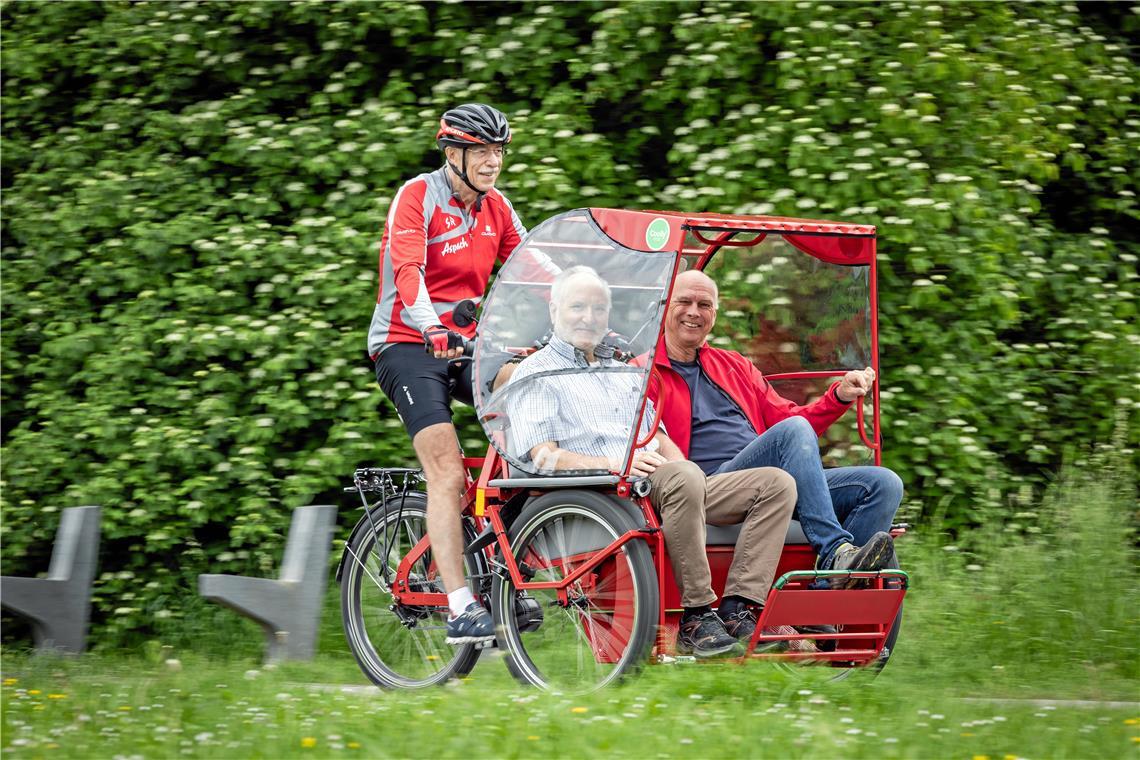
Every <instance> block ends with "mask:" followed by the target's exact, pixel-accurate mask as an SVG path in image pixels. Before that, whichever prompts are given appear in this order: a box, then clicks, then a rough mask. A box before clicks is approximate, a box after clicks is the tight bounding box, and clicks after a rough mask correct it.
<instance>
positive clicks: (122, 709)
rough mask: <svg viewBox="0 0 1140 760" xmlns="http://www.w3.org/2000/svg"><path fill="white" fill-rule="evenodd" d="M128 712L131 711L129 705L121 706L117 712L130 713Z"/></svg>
mask: <svg viewBox="0 0 1140 760" xmlns="http://www.w3.org/2000/svg"><path fill="white" fill-rule="evenodd" d="M130 711H131V706H130V705H123V706H122V707H120V708H119V712H130Z"/></svg>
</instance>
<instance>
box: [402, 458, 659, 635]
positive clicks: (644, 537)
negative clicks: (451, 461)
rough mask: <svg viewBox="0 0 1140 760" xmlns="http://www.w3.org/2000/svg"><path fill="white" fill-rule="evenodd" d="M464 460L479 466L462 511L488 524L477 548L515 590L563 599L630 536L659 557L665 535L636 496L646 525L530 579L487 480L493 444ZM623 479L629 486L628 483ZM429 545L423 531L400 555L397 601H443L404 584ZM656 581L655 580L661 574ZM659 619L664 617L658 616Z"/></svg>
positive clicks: (481, 525)
mask: <svg viewBox="0 0 1140 760" xmlns="http://www.w3.org/2000/svg"><path fill="white" fill-rule="evenodd" d="M463 464H464V466H465V467H467V468H477V469H479V470H480V477H479V478H478V480H475V479H473V478H471V476H470V471H468V482H469V487H468V489H467V491H466V493H465V498H466V505H465V509H464V512H465V513H467V514H470V515H471V516H472V518H473V519H474V521H475V527H476V530H483V529H486V527H487V525H490V528H491V530H492V531H493V532H494V536H495V540H494V542H493V543H491V544H489V545H487V546H485V547H483V548H482V549H481V551H482V552H483V553H484V556H485V558H486V560H487V562H488V565H489V566H490V567H492V568H495V569H497V570H498V571H499V572H503V571H505V572H506V573H507V574H508V575H509V577H510V579H511V582H512V583H513V584H514V586H515V588H516V589H517V590H518V591H523V592H525V591H528V590H538V589H557V590H558V599H559V601H560V602H561V603H563V604H566V603H568V592H567V589H568V588H569V587H570V586H572V585H574V584H576V583H578V582H579V581H580V580H582V578H583V577H584V576H585V575H586V574H587V573H589V572H591V571H592V570H594V569H595V568H596V567H598V566H599V565H600V564H602V563H603V562H605V561H606V560H607V559H609V558H610V557H613V556H614V555H615V554H617V553H618V552H619V551H620V550H621V548H622V547H623V546H625V545H626V544H627V543H629V542H630V541H647V542H649V543H650V544H651V546H652V544H654V543H656V544H657V546H656V547H655V555H656V556H659V557H663V556H664V539H663V538H662V537H661V534H660V527H661V526H660V523H659V522H658V520H657V515H656V513H655V512H654V511H653V509H652V507H651V506H650V505H649V500H648V499H647V498H645V497H638V502H639V504H638V505H639V506H640V507H641V511H642V514H643V516H644V517H645V519H646V526H645V527H644V528H639V529H635V530H629V531H626V532H625V533H623V534H622V535H621V536H619V537H618V538H616V539H615V540H613V541H612V542H610V544H609V545H607V546H606V547H604V548H602V549H600V550H597V551H595V552H593V554H592V555H590V558H589V559H588V560H587V561H585V562H583V563H582V564H580V565H577V563H575V564H576V568H575V569H574V571H573V572H571V573H570V574H569V575H567V576H566V577H565V578H562V579H561V580H559V581H537V582H536V581H529V580H527V579H526V578H525V577H524V576H525V575H527V573H524V572H523V570H522V568H521V567H520V564H521V563H520V562H519V560H518V558H517V557H515V555H514V552H513V551H512V549H511V546H510V541H509V539H508V536H507V530H508V527H509V526H508V525H507V524H506V522H505V521H504V519H503V515H502V508H503V505H504V504H505V503H506V502H507V501H508V499H507V498H503V492H502V489H500V488H499V487H497V486H491V485H489V483H490V481H491V479H492V478H491V475H492V474H496V473H497V474H503V472H502V470H503V467H504V463H503V460H502V459H501V458H500V457H499V455H498V452H497V451H496V450H495V449H494V447H488V451H487V456H486V457H484V458H477V457H464V460H463ZM626 485H627V488H628V483H627V484H626ZM623 490H624V489H623ZM512 495H513V494H512ZM429 548H430V543H429V541H428V537H427V536H426V535H425V536H423V537H422V538H421V539H420V540H419V541H418V542H417V543H416V545H415V547H414V548H413V549H412V550H411V551H410V552H408V554H407V555H405V556H404V557H403V558H402V559H401V560H400V564H399V567H398V568H397V570H396V578H395V580H394V582H393V584H392V589H391V592H392V596H393V598H394V600H395V602H396V603H397V604H405V605H422V606H436V607H443V606H447V594H445V593H440V592H422V591H412V590H411V589H410V588H409V583H408V579H409V576H410V573H411V568H412V567H414V566H415V565H416V563H418V562H420V561H422V560H423V558H424V555H425V554H426V553H427V551H428V550H429ZM496 548H497V549H498V552H499V554H498V555H496V552H495V549H496ZM659 575H660V573H659ZM658 581H659V584H660V583H661V578H660V577H659V579H658ZM659 587H660V586H659ZM661 622H664V619H663V618H662V621H661Z"/></svg>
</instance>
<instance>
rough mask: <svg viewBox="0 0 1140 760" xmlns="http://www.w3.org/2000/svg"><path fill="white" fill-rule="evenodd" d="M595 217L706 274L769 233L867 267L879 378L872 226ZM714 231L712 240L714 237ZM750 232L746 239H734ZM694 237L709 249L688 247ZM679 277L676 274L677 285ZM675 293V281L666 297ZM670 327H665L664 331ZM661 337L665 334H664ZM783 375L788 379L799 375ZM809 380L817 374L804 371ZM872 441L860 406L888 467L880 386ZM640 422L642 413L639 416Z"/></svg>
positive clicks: (875, 389) (622, 239) (669, 214)
mask: <svg viewBox="0 0 1140 760" xmlns="http://www.w3.org/2000/svg"><path fill="white" fill-rule="evenodd" d="M589 212H590V215H591V216H592V217H593V218H594V221H595V222H597V224H598V226H599V227H600V228H601V230H602V231H603V232H604V233H605V234H606V235H608V236H609V237H611V238H613V240H614V241H615V242H617V243H619V244H620V245H623V246H625V247H626V248H632V249H634V250H643V251H662V250H673V251H678V252H679V253H681V254H682V255H684V256H694V257H696V262H695V264H694V268H696V269H701V270H703V269H704V268H705V267H706V266H707V265H708V263H709V261H710V260H711V259H712V257H713V256H714V255H715V254H716V253H717V252H718V251H719V250H720V249H721V248H726V247H727V248H732V247H751V246H754V245H757V244H758V243H760V242H761V241H762V240H763V239H764V238H765V237H766V236H767V235H768V234H769V233H776V234H779V235H781V236H783V238H784V239H785V240H787V241H788V243H789V244H790V245H792V246H793V247H794V248H796V249H797V250H799V251H801V252H803V253H805V254H807V255H809V256H812V257H814V258H817V259H819V260H821V261H825V262H827V263H829V264H837V265H840V266H865V267H868V269H869V277H870V301H871V303H870V309H871V367H872V369H874V370H875V376H876V378H877V377H878V375H879V291H878V277H877V271H876V244H877V238H876V229H875V227H874V225H869V224H851V223H847V222H833V221H826V220H819V219H796V218H793V217H785V216H753V215H732V214H715V213H700V214H686V213H683V212H679V211H631V210H626V209H610V208H591V209H589ZM709 233H711V235H712V237H709ZM739 234H748V237H747V238H746V239H744V240H734V239H733V238H734V236H736V235H739ZM688 235H691V236H692V237H693V238H695V239H696V240H697V241H699V242H700V243H702V244H703V245H704V248H685V247H684V245H685V242H686V237H687V236H688ZM675 279H676V276H675V275H674V281H675ZM672 295H673V283H670V285H669V291H668V293H666V298H671V297H672ZM663 329H664V323H662V330H663ZM658 339H660V336H658ZM797 374H799V373H791V375H782V377H789V376H794V375H797ZM804 374H805V376H806V375H808V374H814V373H804ZM872 397H873V399H874V410H873V412H872V422H871V429H872V439H871V441H867V439H866V436H865V435H863V430H862V427H863V424H862V423H863V404H862V403H860V404H859V409H858V414H859V428H860V437H861V438H863V440H864V443H866V444H867V446H868V447H869V448H870V449H871V450H872V451H873V452H874V458H875V464H876V465H879V464H882V454H883V446H882V435H881V428H880V421H879V382H878V381H877V380H876V382H875V384H874V385H873V386H872ZM638 421H639V423H640V414H639V415H638Z"/></svg>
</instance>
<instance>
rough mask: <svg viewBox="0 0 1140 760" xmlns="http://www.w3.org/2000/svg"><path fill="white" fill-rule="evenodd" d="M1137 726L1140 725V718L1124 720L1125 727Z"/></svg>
mask: <svg viewBox="0 0 1140 760" xmlns="http://www.w3.org/2000/svg"><path fill="white" fill-rule="evenodd" d="M1137 724H1140V718H1125V719H1124V725H1126V726H1135V725H1137Z"/></svg>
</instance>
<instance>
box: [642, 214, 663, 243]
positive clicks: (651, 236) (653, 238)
mask: <svg viewBox="0 0 1140 760" xmlns="http://www.w3.org/2000/svg"><path fill="white" fill-rule="evenodd" d="M668 242H669V221H668V220H667V219H665V217H662V216H659V217H657V218H656V219H654V220H653V221H652V222H650V223H649V226H648V227H646V228H645V245H646V246H648V247H649V250H651V251H660V250H661V249H662V248H664V247H665V244H666V243H668Z"/></svg>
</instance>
